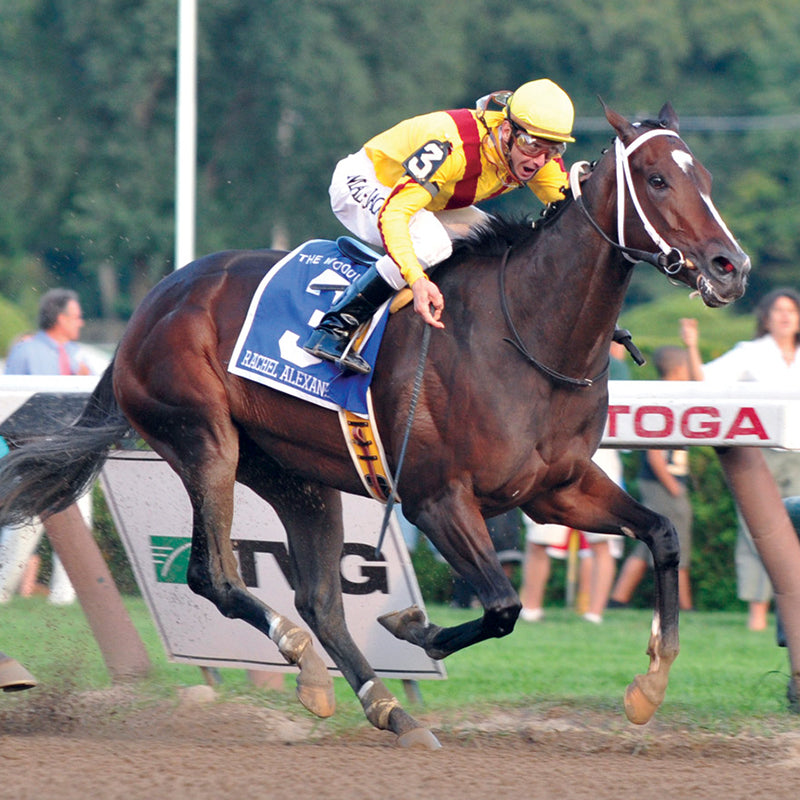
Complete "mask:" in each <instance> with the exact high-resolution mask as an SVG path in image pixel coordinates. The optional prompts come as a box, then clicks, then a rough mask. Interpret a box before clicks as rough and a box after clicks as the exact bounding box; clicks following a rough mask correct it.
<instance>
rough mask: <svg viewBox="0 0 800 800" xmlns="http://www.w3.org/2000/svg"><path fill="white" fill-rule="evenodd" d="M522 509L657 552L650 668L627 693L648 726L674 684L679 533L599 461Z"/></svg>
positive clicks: (628, 703)
mask: <svg viewBox="0 0 800 800" xmlns="http://www.w3.org/2000/svg"><path fill="white" fill-rule="evenodd" d="M523 509H524V510H525V511H526V512H528V513H529V514H530V516H532V517H534V518H535V517H536V516H537V515H539V516H544V515H546V516H547V517H549V518H550V520H551V521H554V522H559V523H562V524H566V525H569V526H570V527H573V528H576V529H578V530H584V531H595V532H597V533H616V534H625V535H626V536H630V537H636V538H638V539H641V540H642V541H643V542H644V543H645V544H646V545H647V546H648V547H649V548H650V551H651V552H652V554H653V564H654V568H653V573H654V579H655V608H654V611H653V624H652V627H651V632H650V641H649V644H648V647H647V653H648V655H649V656H650V666H649V668H648V670H647V673H646V674H645V675H637V676H636V677H635V678H634V680H633V682H632V683H631V684H630V686H628V688H627V690H626V692H625V713H626V715H627V716H628V719H629V720H630V721H631V722H634V723H636V724H644V723H645V722H647V721H648V720H649V719H650V718H651V717H652V716H653V714H654V713H655V711H656V709H657V708H658V707H659V706H660V705H661V703H662V702H663V700H664V696H665V694H666V690H667V684H668V682H669V670H670V667H671V666H672V662H673V661H675V659H676V658H677V656H678V650H679V646H678V559H679V545H678V534H677V532H676V531H675V528H674V526H673V525H672V523H671V522H670V521H669V520H668V519H667V518H666V517H664V516H662V515H661V514H657V513H655V512H654V511H651V510H650V509H648V508H646V507H645V506H643V505H641V504H640V503H637V502H636V501H635V500H634V499H633V498H632V497H631V496H630V495H629V494H627V493H626V492H624V491H623V490H622V489H620V488H619V487H618V486H617V485H616V484H615V483H614V482H613V481H611V480H610V479H609V478H608V477H607V476H606V475H605V474H604V473H603V472H602V470H600V468H599V467H597V466H596V465H595V464H594V463H591V464H590V466H589V468H588V469H587V470H586V473H585V474H584V477H583V479H582V480H581V481H580V483H579V484H575V485H573V486H571V487H568V488H567V489H565V490H563V491H561V492H559V493H557V494H553V495H551V496H550V497H549V498H548V505H547V506H545V505H543V504H542V502H540V501H539V502H537V504H536V505H535V506H530V507H527V508H526V507H524V506H523Z"/></svg>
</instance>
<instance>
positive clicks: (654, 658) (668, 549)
mask: <svg viewBox="0 0 800 800" xmlns="http://www.w3.org/2000/svg"><path fill="white" fill-rule="evenodd" d="M662 519H663V518H662ZM669 528H670V529H671V531H668V532H667V533H666V534H665V536H663V537H661V538H659V539H656V541H655V542H654V543H653V545H652V546H651V549H652V552H653V563H654V580H655V610H654V612H653V625H652V628H651V631H650V641H649V643H648V647H647V654H648V655H649V656H650V666H649V668H648V670H647V673H646V674H644V675H637V676H636V677H635V678H634V679H633V682H632V683H631V684H630V685H629V686H628V688H627V689H626V691H625V714H626V715H627V717H628V719H629V720H630V721H631V722H633V723H635V724H637V725H644V723H646V722H649V720H650V719H651V717H652V716H653V714H654V713H655V712H656V709H657V708H658V707H659V706H660V705H661V703H662V701H663V700H664V695H665V693H666V691H667V683H668V682H669V670H670V667H672V662H673V661H675V659H676V658H677V657H678V651H679V649H680V648H679V643H678V602H677V597H678V568H677V565H678V556H677V548H675V550H674V553H673V551H672V546H671V540H672V538H673V537H674V541H675V542H677V537H678V535H677V533H675V530H674V528H672V525H671V524H670V526H669ZM665 562H666V563H665ZM673 562H674V563H673Z"/></svg>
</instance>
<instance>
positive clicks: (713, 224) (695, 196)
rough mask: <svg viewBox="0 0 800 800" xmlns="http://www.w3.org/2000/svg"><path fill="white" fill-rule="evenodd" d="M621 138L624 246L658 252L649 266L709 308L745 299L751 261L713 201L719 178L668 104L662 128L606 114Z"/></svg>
mask: <svg viewBox="0 0 800 800" xmlns="http://www.w3.org/2000/svg"><path fill="white" fill-rule="evenodd" d="M605 113H606V119H608V121H609V123H610V124H611V125H612V127H613V128H614V130H615V131H616V132H617V136H618V138H617V139H616V140H615V142H614V144H615V153H614V155H615V158H616V173H617V197H618V203H622V205H619V207H618V212H617V217H618V222H617V224H618V237H619V241H620V244H624V245H627V246H628V247H631V248H641V249H642V250H647V251H650V252H652V251H653V249H654V247H653V246H654V245H656V246H657V248H658V250H659V251H660V252H658V253H657V254H654V256H655V257H654V258H651V259H648V260H651V262H652V263H655V264H656V266H657V267H658V268H659V269H660V270H661V271H662V272H664V273H666V274H667V275H669V276H670V277H671V278H674V279H676V280H679V281H681V282H683V283H685V284H686V285H687V286H690V287H691V288H693V289H696V290H697V291H698V292H699V294H700V296H701V297H702V298H703V302H704V303H705V304H706V305H707V306H723V305H726V304H727V303H730V302H732V301H734V300H737V299H738V298H739V297H741V296H742V295H743V294H744V290H745V287H746V285H747V277H748V274H749V272H750V259H749V257H748V256H747V254H746V253H744V251H743V250H742V248H741V247H739V245H738V243H737V242H736V240H735V239H734V237H733V235H732V234H731V232H730V231H729V230H728V228H727V226H726V225H725V223H724V222H723V220H722V217H721V216H720V215H719V212H718V211H717V209H716V208H715V207H714V204H713V203H712V201H711V174H710V173H709V171H708V170H707V169H706V168H705V167H704V166H703V165H702V164H701V163H700V162H699V161H698V160H697V159H696V158H695V157H694V156H693V155H692V152H691V151H690V150H689V148H688V147H687V146H686V143H685V142H684V141H683V140H682V139H681V138H680V136H679V135H678V117H677V115H676V114H675V112H674V110H673V109H672V106H671V105H670V104H669V103H667V104H666V105H664V107H663V108H662V109H661V111H660V113H659V118H658V120H656V121H648V122H643V123H641V124H632V123H630V122H628V120H626V119H625V118H624V117H622V116H621V115H620V114H618V113H616V112H615V111H612V110H611V109H609V108H608V107H605Z"/></svg>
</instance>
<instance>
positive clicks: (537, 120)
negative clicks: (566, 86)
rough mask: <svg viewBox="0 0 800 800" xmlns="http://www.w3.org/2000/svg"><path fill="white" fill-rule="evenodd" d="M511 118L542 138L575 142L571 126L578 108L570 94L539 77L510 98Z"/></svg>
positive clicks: (523, 85) (519, 125)
mask: <svg viewBox="0 0 800 800" xmlns="http://www.w3.org/2000/svg"><path fill="white" fill-rule="evenodd" d="M506 116H507V117H508V119H509V120H510V121H511V122H512V123H514V124H515V125H517V126H518V127H520V128H522V129H523V130H525V131H527V132H528V133H530V134H531V135H532V136H537V137H539V138H540V139H549V140H551V141H553V142H574V141H575V139H574V138H573V137H572V123H573V122H574V121H575V109H574V108H573V106H572V101H571V100H570V99H569V96H568V95H567V93H566V92H565V91H564V90H563V89H562V88H561V87H560V86H558V85H557V84H555V83H553V81H551V80H548V79H547V78H540V79H539V80H536V81H529V82H528V83H523V84H522V86H520V87H519V89H517V91H516V92H514V93H513V94H512V95H511V97H509V98H508V103H507V104H506Z"/></svg>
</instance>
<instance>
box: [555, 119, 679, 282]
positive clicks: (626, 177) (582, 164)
mask: <svg viewBox="0 0 800 800" xmlns="http://www.w3.org/2000/svg"><path fill="white" fill-rule="evenodd" d="M656 136H674V137H675V138H677V139H680V136H679V135H678V134H677V133H675V131H671V130H666V129H662V128H659V129H656V130H651V131H647V132H646V133H643V134H642V135H641V136H638V137H637V138H636V139H634V140H633V141H632V142H631V143H630V144H629V145H628V146H627V147H626V146H625V145H624V144H623V143H622V140H621V139H620V138H619V137H617V138H616V139H614V157H615V162H616V172H617V241H618V243H619V247H620V249H621V250H622V254H623V255H624V256H625V258H627V259H628V261H630V262H631V263H636V261H637V260H638V259H636V258H633V257H632V256H630V255H629V254H628V253H626V252H625V250H624V248H625V247H626V245H625V192H624V191H623V189H624V188H625V187H627V189H628V194H629V195H630V198H631V202H632V203H633V207H634V208H635V209H636V213H637V214H638V216H639V220H640V221H641V223H642V225H643V226H644V229H645V230H646V231H647V234H648V236H650V238H651V239H652V240H653V243H654V244H655V245H656V246H657V247H658V249H659V250H661V252H662V253H663V254H664V256H665V259H664V261H665V262H666V266H665V269H664V271H665V272H666V273H667V274H668V275H674V274H675V273H676V272H678V271H679V270H680V269H681V267H682V266H683V265H684V264H685V260H684V258H683V254H682V253H681V252H680V251H679V250H678V249H677V248H674V247H671V246H670V245H669V244H667V242H665V241H664V239H663V238H662V237H661V235H660V234H659V233H658V231H657V230H656V229H655V227H654V226H653V224H652V223H651V222H650V220H649V219H648V218H647V215H646V214H645V213H644V209H643V208H642V204H641V203H640V202H639V197H638V195H637V194H636V187H635V186H634V185H633V177H632V176H631V166H630V162H629V157H630V155H631V153H633V152H634V151H635V150H636V149H637V148H638V147H640V146H641V145H643V144H644V143H645V142H647V141H649V140H650V139H653V138H654V137H656ZM588 167H589V163H588V162H587V161H578V162H576V163H575V164H573V165H572V167H571V169H570V171H569V185H570V189H571V191H572V196H573V198H574V199H575V200H578V199H579V198H580V196H581V186H580V184H581V182H580V176H581V175H582V174H584V173H585V172H586V171H587V169H588ZM675 254H678V255H679V259H678V261H677V262H670V261H669V258H668V257H669V256H674V255H675Z"/></svg>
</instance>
